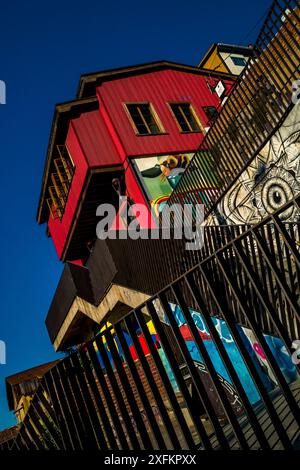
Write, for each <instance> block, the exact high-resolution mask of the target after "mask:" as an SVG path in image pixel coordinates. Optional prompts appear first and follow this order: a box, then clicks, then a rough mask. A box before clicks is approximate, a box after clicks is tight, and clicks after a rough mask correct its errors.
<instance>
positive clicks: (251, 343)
mask: <svg viewBox="0 0 300 470" xmlns="http://www.w3.org/2000/svg"><path fill="white" fill-rule="evenodd" d="M157 307H158V306H156V308H157ZM170 307H171V310H172V312H173V315H174V318H175V319H176V322H177V325H178V327H179V329H180V332H181V335H182V337H183V339H184V340H185V343H186V345H187V348H188V351H189V353H190V355H191V357H192V359H193V361H194V363H195V366H196V368H197V370H198V372H199V375H200V377H201V381H202V384H203V385H204V387H205V389H206V391H207V394H208V396H209V397H210V401H211V403H212V405H213V407H214V409H215V412H216V413H217V415H218V417H219V418H225V412H224V409H223V406H222V403H221V402H220V400H219V397H218V394H217V392H216V390H215V387H214V385H213V382H212V380H211V377H210V374H209V372H208V370H207V367H206V365H205V363H204V361H203V358H202V356H201V354H200V352H199V350H198V347H197V345H196V344H195V341H194V339H193V336H192V334H191V332H190V329H189V327H188V325H187V323H186V321H185V318H184V315H183V313H182V311H181V309H180V307H179V306H178V305H175V304H170ZM159 313H160V316H161V312H159ZM190 313H191V316H192V318H193V321H194V322H195V325H196V326H197V329H198V331H199V335H200V337H201V338H202V340H203V343H204V345H205V347H206V350H207V352H208V354H209V357H210V358H211V361H212V363H213V365H214V368H215V370H216V372H217V375H218V377H219V380H220V382H221V384H222V386H223V388H224V390H225V393H226V395H227V398H228V400H229V402H230V403H231V405H232V407H233V409H234V411H235V413H236V414H237V415H238V414H240V413H242V412H243V405H242V403H241V401H240V398H239V396H238V394H237V391H236V390H235V387H234V385H233V384H232V381H231V378H230V376H229V374H228V372H227V369H226V367H225V365H224V363H223V361H222V359H221V357H220V355H219V353H218V350H217V348H216V346H215V343H214V341H213V339H212V337H211V335H210V332H209V330H208V328H207V325H206V323H205V321H204V318H203V316H202V315H201V313H199V312H197V311H195V310H192V309H190ZM163 321H164V323H165V325H166V326H167V325H169V321H168V319H167V317H166V316H164V318H163ZM212 321H213V324H214V327H215V329H216V331H217V332H218V334H219V337H220V339H221V340H222V343H223V346H224V348H225V350H226V352H227V354H228V356H229V358H230V360H231V362H232V364H233V367H234V368H235V371H236V373H237V375H238V377H239V379H240V381H241V384H242V386H243V388H244V390H245V392H246V394H247V396H248V399H249V401H250V403H251V404H255V403H257V402H259V401H260V395H259V393H258V391H257V389H256V386H255V384H254V382H253V380H252V378H251V376H250V374H249V372H248V369H247V367H246V365H245V363H244V361H243V358H242V356H241V354H240V352H239V350H238V348H237V345H236V343H235V341H234V339H233V337H232V335H231V333H230V331H229V329H228V326H227V324H226V322H225V321H223V320H221V319H219V318H216V317H212ZM111 326H112V325H111V324H109V323H107V324H106V325H105V326H103V327H102V329H101V331H100V332H99V333H101V332H103V331H104V330H105V329H106V328H107V327H111ZM147 327H148V329H149V333H150V334H151V337H152V341H153V343H154V345H155V347H156V350H157V351H158V354H159V356H160V359H161V361H162V364H163V365H164V368H165V370H166V372H167V374H168V377H169V380H170V382H171V385H172V387H173V389H174V391H175V393H177V394H179V395H180V389H179V387H178V384H177V382H176V379H175V376H174V374H173V371H172V369H171V366H170V364H169V361H168V358H167V356H166V354H165V351H164V349H163V347H162V345H161V343H160V339H159V336H158V334H157V332H156V330H155V327H154V325H153V322H152V320H150V321H148V322H147ZM134 328H135V331H136V334H137V337H138V340H139V343H140V345H141V348H142V351H143V353H144V355H145V356H146V357H147V356H149V355H150V351H149V348H148V345H147V342H146V340H145V337H144V335H143V334H142V331H141V329H140V326H139V323H138V322H136V323H135V324H134ZM237 330H238V332H239V334H240V336H241V338H242V340H243V342H244V345H245V346H246V349H247V351H248V353H249V355H250V357H251V358H252V361H253V364H254V365H255V367H256V370H257V371H258V373H259V376H260V378H261V380H262V382H263V384H264V386H265V389H266V390H267V391H271V390H273V389H274V388H275V387H276V385H277V384H276V381H275V379H274V375H273V372H272V370H271V368H270V366H269V363H268V361H267V360H266V357H265V355H264V352H263V351H262V349H261V348H260V346H259V344H258V343H257V341H256V338H255V336H254V334H253V333H252V331H251V330H250V329H247V328H242V327H239V326H238V327H237ZM111 333H112V335H113V338H114V342H115V346H116V348H117V351H118V353H119V355H120V357H121V360H122V362H124V363H125V362H126V361H125V357H124V355H123V351H122V348H121V345H120V343H119V340H118V338H117V337H116V336H115V335H114V330H113V329H111ZM123 334H124V336H125V339H126V342H127V345H128V348H129V351H130V353H131V356H132V358H133V360H134V361H137V360H138V356H137V353H136V350H135V347H134V345H133V341H132V339H131V336H130V335H129V333H128V332H127V331H126V330H123ZM265 338H266V341H267V343H268V345H269V347H270V349H271V352H272V354H273V355H274V357H275V359H276V361H277V363H278V364H279V366H280V369H281V371H282V372H283V374H284V376H285V378H286V380H287V382H288V383H291V382H293V381H294V380H296V379H297V378H298V374H297V371H296V368H295V366H294V365H293V363H292V361H291V358H290V357H289V355H288V354H287V351H286V350H285V348H284V345H283V343H282V341H281V340H280V339H278V338H275V337H272V336H265ZM103 344H104V347H105V349H106V352H107V355H108V358H109V361H110V364H111V366H112V368H113V370H115V365H114V361H113V358H112V355H111V352H110V349H109V347H108V345H107V343H106V341H105V338H104V336H103ZM94 347H95V350H96V352H98V349H97V344H96V342H94ZM174 354H175V351H174ZM98 359H99V362H100V365H101V367H102V368H103V369H105V366H104V363H103V360H102V358H101V356H100V354H99V353H98ZM186 381H187V385H188V386H190V387H192V388H191V393H192V396H193V397H194V398H195V399H196V400H197V392H196V391H195V390H193V385H192V378H191V377H190V378H188V377H187V378H186ZM199 412H200V414H201V413H204V410H202V408H201V403H200V401H199Z"/></svg>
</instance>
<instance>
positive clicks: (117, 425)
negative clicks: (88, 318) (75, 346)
mask: <svg viewBox="0 0 300 470" xmlns="http://www.w3.org/2000/svg"><path fill="white" fill-rule="evenodd" d="M86 347H87V350H88V353H89V357H90V360H91V363H92V365H93V367H94V371H95V374H96V377H97V379H98V381H99V385H100V387H101V390H102V393H103V395H104V398H105V400H106V403H107V407H108V411H109V414H110V416H111V420H112V423H113V425H114V429H115V431H116V435H117V437H118V439H119V442H120V445H121V447H122V449H123V450H128V449H129V445H128V442H127V439H126V436H125V433H124V430H123V427H122V423H121V421H120V417H119V413H118V410H117V408H116V406H115V404H114V402H113V399H112V397H111V394H110V391H109V389H108V386H107V383H106V380H105V377H104V372H103V371H102V369H101V367H100V363H99V361H98V359H97V356H96V351H95V349H94V346H93V342H92V341H89V342H88V343H86ZM117 448H118V445H117Z"/></svg>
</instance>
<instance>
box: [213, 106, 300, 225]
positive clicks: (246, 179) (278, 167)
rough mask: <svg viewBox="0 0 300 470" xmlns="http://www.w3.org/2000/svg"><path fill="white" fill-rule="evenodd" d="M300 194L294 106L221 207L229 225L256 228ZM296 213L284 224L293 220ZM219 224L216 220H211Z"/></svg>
mask: <svg viewBox="0 0 300 470" xmlns="http://www.w3.org/2000/svg"><path fill="white" fill-rule="evenodd" d="M299 193H300V107H299V106H298V105H296V106H294V107H293V109H292V110H291V112H290V113H289V115H288V116H287V118H286V119H285V121H284V123H283V124H282V126H281V127H280V128H279V129H278V131H277V132H276V133H275V134H274V135H273V137H272V138H271V139H270V140H269V141H268V142H267V144H266V145H265V147H264V148H263V149H262V150H261V151H260V152H259V154H258V155H257V156H256V157H255V158H254V160H253V161H252V163H250V165H248V167H247V169H246V170H245V171H244V172H243V173H242V175H241V176H240V178H239V179H238V180H237V182H236V183H235V184H234V185H233V187H232V188H231V189H230V190H229V191H228V192H227V194H226V195H225V196H224V198H223V200H222V202H221V203H220V204H219V206H218V209H219V212H220V213H221V214H222V215H223V216H224V218H225V220H226V222H227V223H228V224H256V223H258V222H260V221H261V220H262V219H263V218H264V217H266V216H267V215H268V214H271V213H272V212H274V211H276V210H277V209H279V208H280V207H281V206H282V205H283V204H285V203H286V202H288V201H290V200H291V199H292V198H293V197H295V196H296V195H297V194H299ZM294 216H295V214H294V213H293V211H292V210H291V211H287V212H286V213H285V216H284V217H285V220H292V219H294ZM210 222H211V223H216V222H217V219H216V218H211V219H210Z"/></svg>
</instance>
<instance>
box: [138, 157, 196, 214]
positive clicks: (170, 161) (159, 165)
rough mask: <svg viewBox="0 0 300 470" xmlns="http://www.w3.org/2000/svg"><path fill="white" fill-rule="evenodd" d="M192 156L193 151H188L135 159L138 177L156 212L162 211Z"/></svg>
mask: <svg viewBox="0 0 300 470" xmlns="http://www.w3.org/2000/svg"><path fill="white" fill-rule="evenodd" d="M192 156H193V154H192V153H188V154H180V155H163V156H152V157H142V158H136V159H135V160H134V164H135V168H136V171H137V173H138V177H139V179H140V181H141V182H142V185H143V187H144V189H145V190H146V192H147V194H148V197H149V201H150V204H151V205H152V207H153V208H154V210H155V213H156V214H158V213H160V212H161V211H162V208H163V206H164V204H165V203H166V202H167V200H168V199H169V197H170V194H171V193H172V191H173V189H174V188H175V186H176V185H177V183H178V182H179V180H180V178H181V176H182V173H183V172H184V170H185V168H186V167H187V165H188V163H189V162H190V159H191V158H192Z"/></svg>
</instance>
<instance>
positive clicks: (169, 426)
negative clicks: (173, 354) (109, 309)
mask: <svg viewBox="0 0 300 470" xmlns="http://www.w3.org/2000/svg"><path fill="white" fill-rule="evenodd" d="M135 319H136V320H137V321H138V322H139V325H140V327H141V330H142V333H143V335H144V338H145V340H146V343H147V346H148V348H149V351H150V353H151V356H152V358H153V361H154V363H155V367H156V369H157V370H158V373H159V375H160V378H161V380H162V382H163V384H164V387H165V390H166V392H167V394H168V397H169V400H170V403H171V406H172V408H173V411H174V414H175V416H176V419H177V421H178V423H179V425H180V428H181V430H182V432H183V434H184V438H185V440H186V442H187V445H188V446H189V448H194V440H193V438H192V435H191V433H190V430H189V428H188V426H187V423H186V420H185V419H184V416H183V413H182V411H181V408H180V406H179V403H178V401H177V399H176V396H175V393H174V391H173V387H172V384H171V382H170V380H169V378H168V375H167V373H166V370H165V368H164V366H163V364H162V362H161V359H160V357H159V354H158V352H157V350H156V348H155V346H154V344H153V341H152V338H151V335H150V333H149V330H148V327H147V325H146V321H145V319H144V316H143V313H142V311H140V310H136V311H135ZM124 321H125V324H126V326H127V328H128V331H129V332H130V335H131V338H132V341H133V344H134V347H135V350H136V352H137V355H138V357H139V360H140V362H141V364H142V366H143V369H144V371H145V373H146V375H147V379H148V382H149V385H150V387H151V391H152V393H153V395H154V398H155V401H156V403H157V406H158V409H159V412H160V414H161V417H162V419H163V421H164V424H165V427H166V429H167V431H168V434H169V438H170V440H171V443H172V445H173V448H174V449H179V448H180V442H179V440H178V436H177V434H176V432H175V430H174V427H173V424H172V422H171V420H170V417H169V414H168V411H167V409H166V406H165V404H164V402H163V400H162V397H161V396H160V392H159V389H158V387H157V384H156V383H155V381H154V379H153V377H152V373H151V369H150V366H149V364H148V362H147V360H146V359H145V356H144V353H143V350H142V348H141V345H140V343H139V340H138V338H137V335H136V333H135V331H134V328H133V327H132V325H131V324H130V319H129V318H125V320H124Z"/></svg>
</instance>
